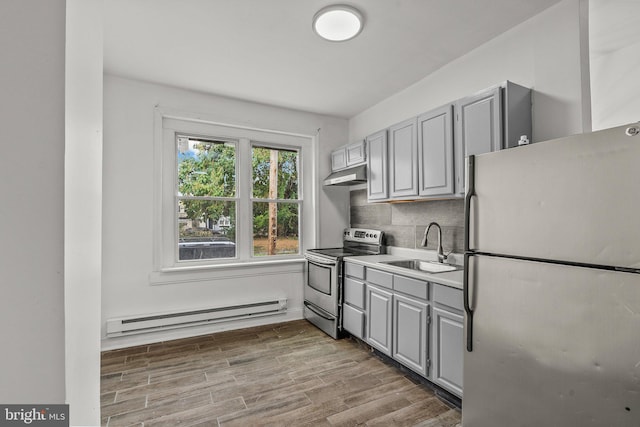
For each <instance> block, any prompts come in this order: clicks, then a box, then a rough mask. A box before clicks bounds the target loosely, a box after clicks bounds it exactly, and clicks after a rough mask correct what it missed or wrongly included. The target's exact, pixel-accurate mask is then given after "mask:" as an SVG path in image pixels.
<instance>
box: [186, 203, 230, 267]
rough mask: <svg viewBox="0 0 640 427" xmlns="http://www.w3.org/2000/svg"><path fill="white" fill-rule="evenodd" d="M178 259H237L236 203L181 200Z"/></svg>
mask: <svg viewBox="0 0 640 427" xmlns="http://www.w3.org/2000/svg"><path fill="white" fill-rule="evenodd" d="M178 209H179V212H178V236H179V239H178V253H179V256H178V259H179V260H181V261H182V260H197V259H212V258H234V257H235V256H236V203H235V202H228V201H226V202H224V201H211V200H184V199H180V200H178Z"/></svg>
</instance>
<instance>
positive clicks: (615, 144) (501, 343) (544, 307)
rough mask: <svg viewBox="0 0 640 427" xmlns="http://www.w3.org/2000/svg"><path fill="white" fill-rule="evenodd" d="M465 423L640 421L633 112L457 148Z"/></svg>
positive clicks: (637, 167)
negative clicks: (629, 117)
mask: <svg viewBox="0 0 640 427" xmlns="http://www.w3.org/2000/svg"><path fill="white" fill-rule="evenodd" d="M465 220H466V223H467V224H466V233H467V234H466V236H465V246H466V248H465V249H466V251H465V252H466V253H465V261H466V262H465V276H464V277H465V286H464V292H465V311H466V313H465V340H466V342H465V345H466V351H465V355H464V397H463V401H462V424H463V426H464V427H507V426H508V427H516V426H532V427H552V426H562V427H573V426H576V427H583V426H607V427H610V426H615V427H621V426H633V427H638V426H640V124H632V125H627V126H621V127H617V128H613V129H608V130H604V131H598V132H593V133H587V134H582V135H576V136H571V137H567V138H561V139H557V140H552V141H546V142H540V143H536V144H532V145H528V146H522V147H516V148H512V149H509V150H503V151H499V152H495V153H490V154H484V155H478V156H470V157H469V158H468V159H467V194H466V199H465Z"/></svg>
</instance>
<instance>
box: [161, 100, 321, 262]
mask: <svg viewBox="0 0 640 427" xmlns="http://www.w3.org/2000/svg"><path fill="white" fill-rule="evenodd" d="M156 118H157V120H158V121H157V124H156V129H157V134H158V135H160V136H159V137H156V152H155V154H156V164H158V168H157V170H156V177H157V180H156V181H157V182H158V185H157V187H158V188H157V198H156V206H157V208H158V209H157V212H156V215H155V216H154V218H155V224H156V226H155V230H156V233H155V234H156V240H157V244H156V245H155V253H154V259H155V262H154V263H155V265H156V270H157V271H164V270H168V271H171V270H173V269H184V268H190V267H207V266H216V265H224V266H230V265H233V264H242V265H245V264H247V263H252V262H257V263H263V262H265V261H266V262H272V261H286V260H291V259H296V260H297V259H301V258H302V253H303V250H304V248H305V246H304V245H305V243H306V244H310V245H312V244H313V242H314V240H315V217H316V214H315V209H313V204H312V198H311V197H308V196H307V197H305V195H311V194H313V190H312V188H313V187H312V182H313V180H312V179H311V177H310V176H306V175H305V172H306V173H307V174H309V173H310V172H311V171H312V169H313V168H312V148H313V139H312V137H307V136H298V135H291V134H287V133H278V132H272V131H262V130H256V129H245V128H240V127H233V126H225V125H220V124H215V123H211V122H205V121H203V120H201V119H198V120H194V119H184V118H176V117H173V116H172V117H169V116H166V115H164V114H163V113H162V112H161V111H158V110H157V111H156ZM158 123H161V127H160V126H158ZM303 212H305V213H306V215H303ZM305 231H306V233H305ZM303 235H304V236H306V239H305V241H303V239H302V236H303Z"/></svg>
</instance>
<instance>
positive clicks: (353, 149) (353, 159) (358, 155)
mask: <svg viewBox="0 0 640 427" xmlns="http://www.w3.org/2000/svg"><path fill="white" fill-rule="evenodd" d="M365 145H366V144H365V142H364V141H362V142H356V143H354V144H349V145H347V146H346V147H345V154H346V157H347V167H349V166H355V165H359V164H361V163H364V162H365V161H366V160H367V153H366V152H365Z"/></svg>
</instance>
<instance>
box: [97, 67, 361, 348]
mask: <svg viewBox="0 0 640 427" xmlns="http://www.w3.org/2000/svg"><path fill="white" fill-rule="evenodd" d="M104 82H105V86H104V166H103V167H104V170H103V230H102V231H103V247H102V248H103V274H102V325H103V337H104V336H105V331H104V325H105V322H106V320H107V319H109V318H112V317H118V316H126V315H140V314H146V313H155V312H163V311H173V310H182V309H185V310H186V309H197V308H203V307H206V306H224V305H227V304H234V303H242V302H251V301H255V300H256V299H263V298H274V297H277V298H280V297H286V298H288V299H289V309H290V314H288V315H287V317H284V318H283V317H266V318H262V319H257V320H256V321H254V322H248V321H245V322H236V323H221V324H217V325H213V326H210V327H201V328H198V329H192V330H189V331H187V330H175V331H173V332H167V333H161V334H155V335H154V334H151V335H148V336H133V337H128V338H127V339H121V338H118V339H106V340H104V341H103V348H114V347H118V346H123V345H130V344H132V343H136V342H142V341H152V340H160V339H168V338H175V337H179V336H187V335H189V334H194V333H205V332H208V331H214V330H222V329H228V328H237V327H241V326H247V325H252V324H259V323H270V322H276V321H283V320H288V319H291V318H301V317H302V314H301V308H302V284H303V273H302V269H303V264H302V263H301V262H296V263H291V264H285V265H279V266H277V267H259V268H256V267H253V268H250V269H249V268H246V269H234V270H229V271H226V272H224V273H221V272H219V271H209V272H202V273H198V274H191V275H181V274H180V273H164V274H156V273H152V269H153V260H152V254H153V246H152V244H153V235H152V220H153V208H154V205H153V188H154V187H153V185H154V183H153V176H154V174H153V167H154V165H153V131H154V107H155V106H160V107H164V108H167V109H174V110H180V111H186V112H192V113H197V114H202V115H205V116H207V117H215V118H216V121H217V122H220V123H228V124H235V125H241V126H247V127H252V128H260V129H270V130H278V131H283V132H290V133H297V134H303V135H316V132H317V131H318V129H320V133H319V137H318V141H319V143H318V146H319V147H318V151H319V153H318V154H319V155H318V159H317V170H318V172H317V175H318V178H319V179H318V181H317V183H318V187H317V197H318V209H319V224H318V229H319V231H321V233H319V235H318V236H317V239H315V242H313V243H312V244H313V245H314V246H325V247H326V246H335V245H337V244H338V243H340V242H341V230H342V228H344V227H345V226H346V225H347V222H348V209H349V199H348V191H347V190H346V189H337V191H335V190H336V189H328V190H325V189H323V188H322V186H321V185H319V184H320V183H321V181H322V178H324V177H325V176H326V175H327V174H328V173H329V169H330V165H329V151H330V150H332V149H333V148H336V147H338V146H340V145H343V144H345V143H346V142H347V121H346V120H344V119H338V118H332V117H326V116H321V115H317V114H310V113H304V112H299V111H293V110H287V109H282V108H276V107H271V106H266V105H259V104H255V103H250V102H245V101H239V100H233V99H228V98H223V97H218V96H212V95H206V94H201V93H196V92H190V91H186V90H182V89H177V88H172V87H167V86H161V85H156V84H151V83H145V82H139V81H133V80H129V79H125V78H122V77H116V76H110V75H106V76H105V81H104ZM307 240H308V239H306V240H305V241H307ZM183 279H187V280H188V281H185V282H182V283H177V282H180V280H183ZM152 282H153V283H152Z"/></svg>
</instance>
